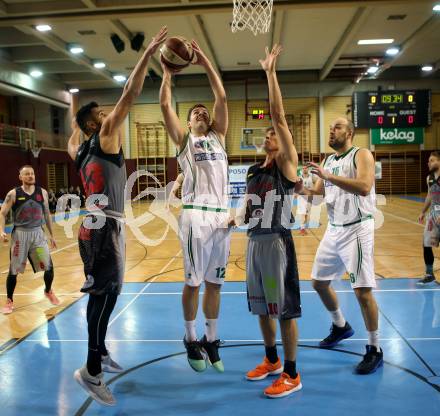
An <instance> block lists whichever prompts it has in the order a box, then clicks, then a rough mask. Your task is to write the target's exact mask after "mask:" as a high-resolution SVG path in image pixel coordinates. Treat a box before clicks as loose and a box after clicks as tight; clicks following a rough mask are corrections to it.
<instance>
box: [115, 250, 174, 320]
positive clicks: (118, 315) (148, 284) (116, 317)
mask: <svg viewBox="0 0 440 416" xmlns="http://www.w3.org/2000/svg"><path fill="white" fill-rule="evenodd" d="M181 252H182V249H180V250H179V251H178V252H177V253H176V254H175V255H174V257H172V258H171V259H170V261H169V262H168V263H167V264H165V266H163V267H162V269H161V270H160V272H159V273H158V274H157V276H156V277H154V278H153V279H151V281H150V282H148V283H147V284H146V285H145V286H144V287H143V289H142V290H141V291H140V292H139V293H137V294H136V296H135V297H134V298H133V299H132V300H131V301H130V302H128V303H127V305H126V306H125V307H124V308H123V309H122V310H121V311H120V312H119V313H118V314H117V315H116V316H115V317H114V318H113V319H112V320H111V321H110V322H109V323H108V326H107V328H108V327H110V325H112V324H113V322H115V321H116V319H118V318H119V317H120V316H121V315H122V314H123V313H124V312H125V311H126V310H127V309H128V307H129V306H130V305H131V304H132V303H133V302H134V301H135V300H136V299H137V298H138V297H139V296H141V295H142V294H144V291H145V290H146V289H148V287H149V286H150V285H151V283H153V282H154V281H155V280H156V279H157V278H159V277H160V275H161V274H162V272H164V271H165V269H166V268H167V267H168V266H169V265H170V264H171V263H172V262H173V261H174V260H175V259H176V257H178V256H179V255H180V253H181Z"/></svg>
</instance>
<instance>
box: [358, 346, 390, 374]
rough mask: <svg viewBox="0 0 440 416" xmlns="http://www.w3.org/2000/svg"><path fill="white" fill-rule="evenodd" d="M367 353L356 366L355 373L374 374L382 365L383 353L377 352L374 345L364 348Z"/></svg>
mask: <svg viewBox="0 0 440 416" xmlns="http://www.w3.org/2000/svg"><path fill="white" fill-rule="evenodd" d="M366 349H367V353H366V354H365V355H364V358H363V359H362V361H361V362H360V363H359V364H358V365H357V366H356V373H358V374H370V373H374V372H375V371H376V370H377V369H378V368H379V367H381V366H382V365H383V351H382V350H380V351H378V350H377V348H376V347H375V346H374V345H367V346H366Z"/></svg>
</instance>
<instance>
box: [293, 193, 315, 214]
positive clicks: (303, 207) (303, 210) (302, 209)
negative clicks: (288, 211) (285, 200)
mask: <svg viewBox="0 0 440 416" xmlns="http://www.w3.org/2000/svg"><path fill="white" fill-rule="evenodd" d="M297 201H298V208H297V211H296V213H297V214H299V215H308V214H310V210H311V209H312V198H311V197H309V196H306V195H298V199H297Z"/></svg>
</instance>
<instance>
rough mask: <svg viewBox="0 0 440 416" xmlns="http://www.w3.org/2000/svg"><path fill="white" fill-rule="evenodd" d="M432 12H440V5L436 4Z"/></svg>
mask: <svg viewBox="0 0 440 416" xmlns="http://www.w3.org/2000/svg"><path fill="white" fill-rule="evenodd" d="M432 10H434V11H435V12H440V4H436V5H435V6H434V7H433V8H432Z"/></svg>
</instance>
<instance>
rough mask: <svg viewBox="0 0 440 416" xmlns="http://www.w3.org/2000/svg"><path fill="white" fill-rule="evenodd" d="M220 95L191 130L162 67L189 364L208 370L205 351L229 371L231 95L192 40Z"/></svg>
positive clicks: (196, 110) (199, 112)
mask: <svg viewBox="0 0 440 416" xmlns="http://www.w3.org/2000/svg"><path fill="white" fill-rule="evenodd" d="M192 46H193V49H194V52H195V54H196V56H197V61H196V62H195V64H196V65H201V66H202V67H203V68H204V69H205V71H206V73H207V75H208V79H209V82H210V84H211V88H212V91H213V93H214V97H215V103H214V111H213V117H212V120H211V117H210V114H209V112H208V109H207V108H206V107H205V106H204V105H203V104H196V105H195V106H193V107H192V108H191V109H190V111H189V112H188V117H187V127H188V129H189V131H188V132H185V130H184V129H183V128H182V126H181V124H180V120H179V118H178V117H177V114H176V112H175V111H174V109H173V107H172V104H171V72H170V70H169V69H168V68H167V67H166V66H165V65H162V68H163V71H164V75H163V78H162V86H161V89H160V105H161V109H162V113H163V117H164V121H165V126H166V128H167V131H168V134H169V135H170V137H171V139H172V140H173V141H174V143H175V144H176V146H177V149H178V152H179V154H178V156H177V158H178V161H179V164H180V167H181V168H182V171H183V174H184V179H183V184H182V202H183V210H182V213H181V216H180V219H179V238H180V242H181V246H182V250H183V258H184V269H185V270H184V272H185V286H184V288H183V294H182V305H183V315H184V320H185V337H184V339H183V342H184V345H185V348H186V350H187V354H188V362H189V364H190V366H191V367H192V368H193V369H194V370H195V371H204V370H206V368H207V365H206V361H205V359H204V354H203V351H202V350H204V351H205V352H206V353H207V355H208V358H209V361H210V362H211V364H212V366H213V367H214V368H215V369H216V370H217V371H219V372H223V371H224V367H223V363H222V361H221V359H220V356H219V353H218V348H219V344H220V341H219V339H218V337H217V318H218V315H219V309H220V289H221V286H222V284H223V281H224V278H225V271H226V264H227V261H228V256H229V244H230V232H229V230H228V226H227V225H228V159H227V155H226V152H225V149H224V147H225V135H226V131H227V128H228V108H227V102H226V93H225V90H224V88H223V85H222V82H221V80H220V77H219V76H218V75H217V73H216V72H215V70H214V68H213V66H212V64H211V63H210V62H209V60H208V58H207V57H206V55H205V54H204V53H203V52H202V51H201V50H200V48H199V46H198V45H197V43H195V42H194V41H193V42H192ZM202 281H205V293H204V296H203V312H204V314H205V318H206V326H205V335H204V336H203V338H202V339H201V340H198V339H197V333H196V321H195V320H196V316H197V310H198V303H199V289H200V285H201V283H202Z"/></svg>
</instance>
